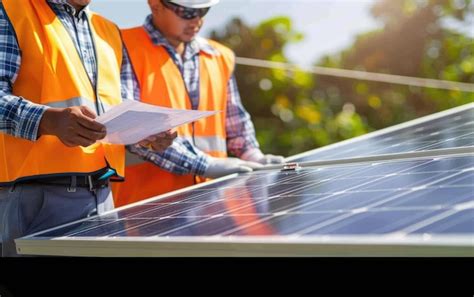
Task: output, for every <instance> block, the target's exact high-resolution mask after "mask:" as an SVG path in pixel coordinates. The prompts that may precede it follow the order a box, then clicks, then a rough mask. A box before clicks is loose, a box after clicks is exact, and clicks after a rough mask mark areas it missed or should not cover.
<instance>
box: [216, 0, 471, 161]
mask: <svg viewBox="0 0 474 297" xmlns="http://www.w3.org/2000/svg"><path fill="white" fill-rule="evenodd" d="M371 12H372V15H373V16H374V17H375V18H376V19H378V20H379V21H380V22H381V23H382V24H383V26H382V28H381V29H379V30H375V31H372V32H367V33H364V34H361V35H360V36H358V37H357V39H356V41H355V43H354V44H353V45H351V46H350V47H348V48H347V49H345V50H343V51H342V52H340V53H336V54H334V55H329V56H326V57H324V58H323V59H321V60H320V61H318V62H317V63H316V64H317V65H320V66H326V67H334V68H344V69H355V70H365V71H369V72H381V73H390V74H397V75H404V76H414V77H425V78H433V79H443V80H452V81H459V82H467V83H474V43H473V36H474V32H472V31H473V30H471V32H472V33H471V35H469V34H468V32H467V31H468V30H466V29H467V28H470V27H469V18H473V17H474V8H473V5H472V0H397V1H393V0H379V1H378V2H376V3H375V4H374V6H373V7H372V10H371ZM453 24H455V25H453ZM460 29H464V30H460ZM211 38H213V39H215V40H217V41H220V42H222V43H224V44H226V45H228V46H229V47H231V48H232V49H233V50H234V51H235V53H236V55H237V56H239V57H250V58H256V59H263V60H271V61H277V62H288V59H287V58H286V57H285V55H284V51H283V49H284V47H285V45H287V44H289V43H292V42H298V41H300V40H302V38H303V35H302V34H301V33H299V32H296V31H295V30H294V29H293V28H292V24H291V20H290V19H289V18H287V17H277V18H273V19H270V20H267V21H265V22H263V23H261V24H259V25H258V26H256V27H254V28H252V27H250V26H248V25H246V24H245V23H243V22H242V21H241V20H239V19H234V20H232V21H231V22H230V23H229V24H228V25H227V26H226V27H225V28H223V29H222V30H219V31H214V32H213V33H212V36H211ZM235 75H236V78H237V82H238V86H239V89H240V92H241V95H242V101H243V103H244V105H245V106H246V108H247V109H248V111H249V112H250V114H251V115H252V118H253V121H254V123H255V126H256V130H257V138H258V140H259V142H260V144H261V146H262V148H263V150H264V151H266V152H271V153H277V154H283V155H293V154H296V153H300V152H303V151H307V150H310V149H314V148H317V147H320V146H323V145H327V144H330V143H333V142H337V141H340V140H344V139H348V138H352V137H354V136H358V135H361V134H364V133H367V132H369V131H373V130H378V129H381V128H384V127H388V126H392V125H394V124H397V123H400V122H405V121H408V120H411V119H414V118H417V117H420V116H423V115H427V114H431V113H434V112H437V111H441V110H444V109H447V108H451V107H454V106H458V105H462V104H465V103H468V102H474V94H473V93H466V92H464V93H463V92H460V91H446V90H439V89H427V88H418V87H407V86H403V85H396V84H387V83H375V82H368V81H360V80H352V79H347V78H335V77H325V76H317V75H309V74H307V73H305V72H303V71H298V70H296V71H283V70H277V69H265V68H256V67H248V66H241V65H240V66H238V67H237V68H236V71H235Z"/></svg>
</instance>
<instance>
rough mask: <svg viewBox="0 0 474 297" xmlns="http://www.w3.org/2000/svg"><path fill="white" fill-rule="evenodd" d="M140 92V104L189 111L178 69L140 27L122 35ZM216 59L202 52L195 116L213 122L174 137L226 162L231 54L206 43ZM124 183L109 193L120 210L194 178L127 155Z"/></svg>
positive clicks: (186, 128)
mask: <svg viewBox="0 0 474 297" xmlns="http://www.w3.org/2000/svg"><path fill="white" fill-rule="evenodd" d="M122 37H123V39H124V42H125V46H126V47H127V49H128V51H129V54H130V59H131V61H132V64H133V67H134V69H135V72H136V74H137V77H138V81H139V83H140V88H141V100H142V102H144V103H148V104H154V105H159V106H165V107H171V108H179V109H191V108H192V107H191V101H190V99H189V95H188V93H187V89H186V86H185V83H184V81H183V78H182V76H181V73H180V71H179V69H178V67H177V66H176V65H175V63H174V62H173V60H172V58H171V57H170V56H169V54H168V52H167V51H166V49H165V48H164V47H162V46H156V45H154V44H153V43H152V41H151V39H150V37H149V35H148V33H147V32H146V31H145V29H144V28H143V27H138V28H132V29H127V30H123V31H122ZM209 43H210V44H211V45H212V46H213V47H214V48H215V49H217V51H218V52H219V53H220V54H219V55H210V54H208V53H206V52H203V51H201V53H200V55H199V63H200V77H199V80H200V97H201V100H199V107H198V110H202V111H206V110H219V111H221V112H220V113H218V114H217V115H215V116H212V117H208V118H206V119H201V120H199V121H197V122H194V123H192V124H188V125H183V126H181V127H179V128H178V136H179V137H182V138H185V139H188V140H189V141H190V142H191V143H193V144H194V145H195V146H196V147H197V148H199V149H200V150H202V151H204V152H206V153H207V154H209V155H211V156H214V157H222V158H223V157H227V145H226V138H227V134H226V130H225V120H226V106H227V83H228V81H229V79H230V77H231V74H232V72H233V69H234V54H233V52H232V51H231V50H230V49H228V48H226V47H224V46H223V45H220V44H218V43H217V42H213V41H209ZM125 176H126V181H125V182H124V183H120V184H115V185H114V186H113V187H112V190H113V193H114V199H115V205H116V206H121V205H125V204H129V203H132V202H136V201H140V200H143V199H145V198H150V197H153V196H156V195H160V194H163V193H167V192H170V191H173V190H177V189H181V188H184V187H187V186H191V185H193V184H195V178H194V175H192V174H188V175H176V174H173V173H170V172H168V171H165V170H163V169H160V168H159V167H158V166H156V165H155V164H152V163H150V162H147V161H144V160H142V159H140V158H139V157H138V156H136V155H133V154H130V153H128V152H127V153H126V169H125Z"/></svg>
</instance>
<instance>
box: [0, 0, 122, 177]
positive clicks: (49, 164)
mask: <svg viewBox="0 0 474 297" xmlns="http://www.w3.org/2000/svg"><path fill="white" fill-rule="evenodd" d="M2 2H3V5H4V8H5V11H6V14H7V15H8V18H9V19H10V22H11V24H12V26H13V29H14V31H15V33H16V37H17V41H18V45H19V47H20V49H21V50H22V63H21V68H20V71H19V74H18V78H17V80H16V81H15V83H14V84H13V91H12V93H13V94H14V95H16V96H21V97H24V98H27V99H28V100H29V101H31V102H34V103H37V104H42V105H48V106H51V107H70V106H79V105H86V106H88V107H90V108H91V109H92V110H96V107H95V106H96V100H97V99H98V98H100V103H101V105H102V106H104V107H105V109H107V108H109V107H111V106H113V105H117V104H119V103H120V102H121V92H120V68H121V63H122V47H123V45H122V41H121V37H120V32H119V30H118V28H117V27H116V26H115V25H114V24H113V23H112V22H110V21H108V20H106V19H104V18H102V17H100V16H98V15H96V14H90V15H89V22H90V28H91V31H92V36H93V38H94V41H95V47H96V53H97V61H98V62H97V63H98V65H97V69H98V77H97V81H98V84H97V87H96V89H94V87H93V86H92V84H91V82H90V80H89V77H88V75H87V72H86V70H85V68H84V67H83V64H82V60H81V58H80V56H79V54H78V52H77V50H76V47H75V45H74V43H73V40H72V39H71V36H70V35H69V33H68V31H67V30H66V28H65V27H64V25H63V24H62V23H61V21H60V19H59V18H58V17H57V16H56V14H55V13H54V11H53V10H52V9H51V8H50V6H49V5H48V4H47V2H46V1H44V0H41V1H38V0H3V1H2ZM124 154H125V153H124V147H123V146H118V145H107V144H101V143H96V144H94V145H91V146H89V147H74V148H70V147H67V146H65V145H64V144H63V143H62V142H61V141H60V140H59V139H58V138H57V137H55V136H49V135H48V136H41V137H40V138H39V139H38V140H37V141H35V142H33V141H29V140H25V139H20V138H15V137H13V136H10V135H6V134H4V133H0V185H2V184H3V185H9V184H12V183H14V182H18V181H21V180H25V179H31V178H38V177H43V176H57V175H68V174H71V173H74V174H78V175H80V174H87V173H93V172H96V171H99V170H101V169H103V168H105V167H107V163H108V164H109V165H110V166H111V167H112V168H114V169H115V170H117V172H118V173H119V175H123V171H124Z"/></svg>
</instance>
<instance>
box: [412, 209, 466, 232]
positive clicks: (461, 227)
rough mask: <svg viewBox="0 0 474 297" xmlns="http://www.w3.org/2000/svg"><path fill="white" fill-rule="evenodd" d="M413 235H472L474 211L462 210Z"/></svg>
mask: <svg viewBox="0 0 474 297" xmlns="http://www.w3.org/2000/svg"><path fill="white" fill-rule="evenodd" d="M413 233H414V234H419V233H424V234H426V233H428V234H473V233H474V209H466V210H462V211H460V212H458V213H455V214H453V215H451V216H449V217H447V218H444V219H442V220H439V221H436V222H434V223H433V224H430V225H428V226H426V227H423V228H421V229H418V230H416V231H414V232H413Z"/></svg>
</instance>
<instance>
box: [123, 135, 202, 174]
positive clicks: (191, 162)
mask: <svg viewBox="0 0 474 297" xmlns="http://www.w3.org/2000/svg"><path fill="white" fill-rule="evenodd" d="M128 149H129V151H130V152H132V153H134V154H137V155H138V156H140V157H141V158H143V159H144V160H146V161H148V162H151V163H153V164H155V165H157V166H159V167H160V168H161V169H163V170H166V171H169V172H171V173H174V174H179V175H184V174H195V175H203V174H204V172H205V171H206V169H207V167H208V166H209V165H208V158H207V156H206V154H205V153H204V152H202V151H200V150H199V149H198V148H196V147H195V146H193V145H192V144H191V143H189V141H187V140H185V139H183V138H179V137H178V138H176V139H175V141H174V142H173V144H172V145H171V146H170V147H168V148H167V149H166V150H165V151H164V152H161V153H157V152H155V151H153V150H150V149H148V148H145V147H143V146H140V145H138V144H137V145H130V146H128Z"/></svg>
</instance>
